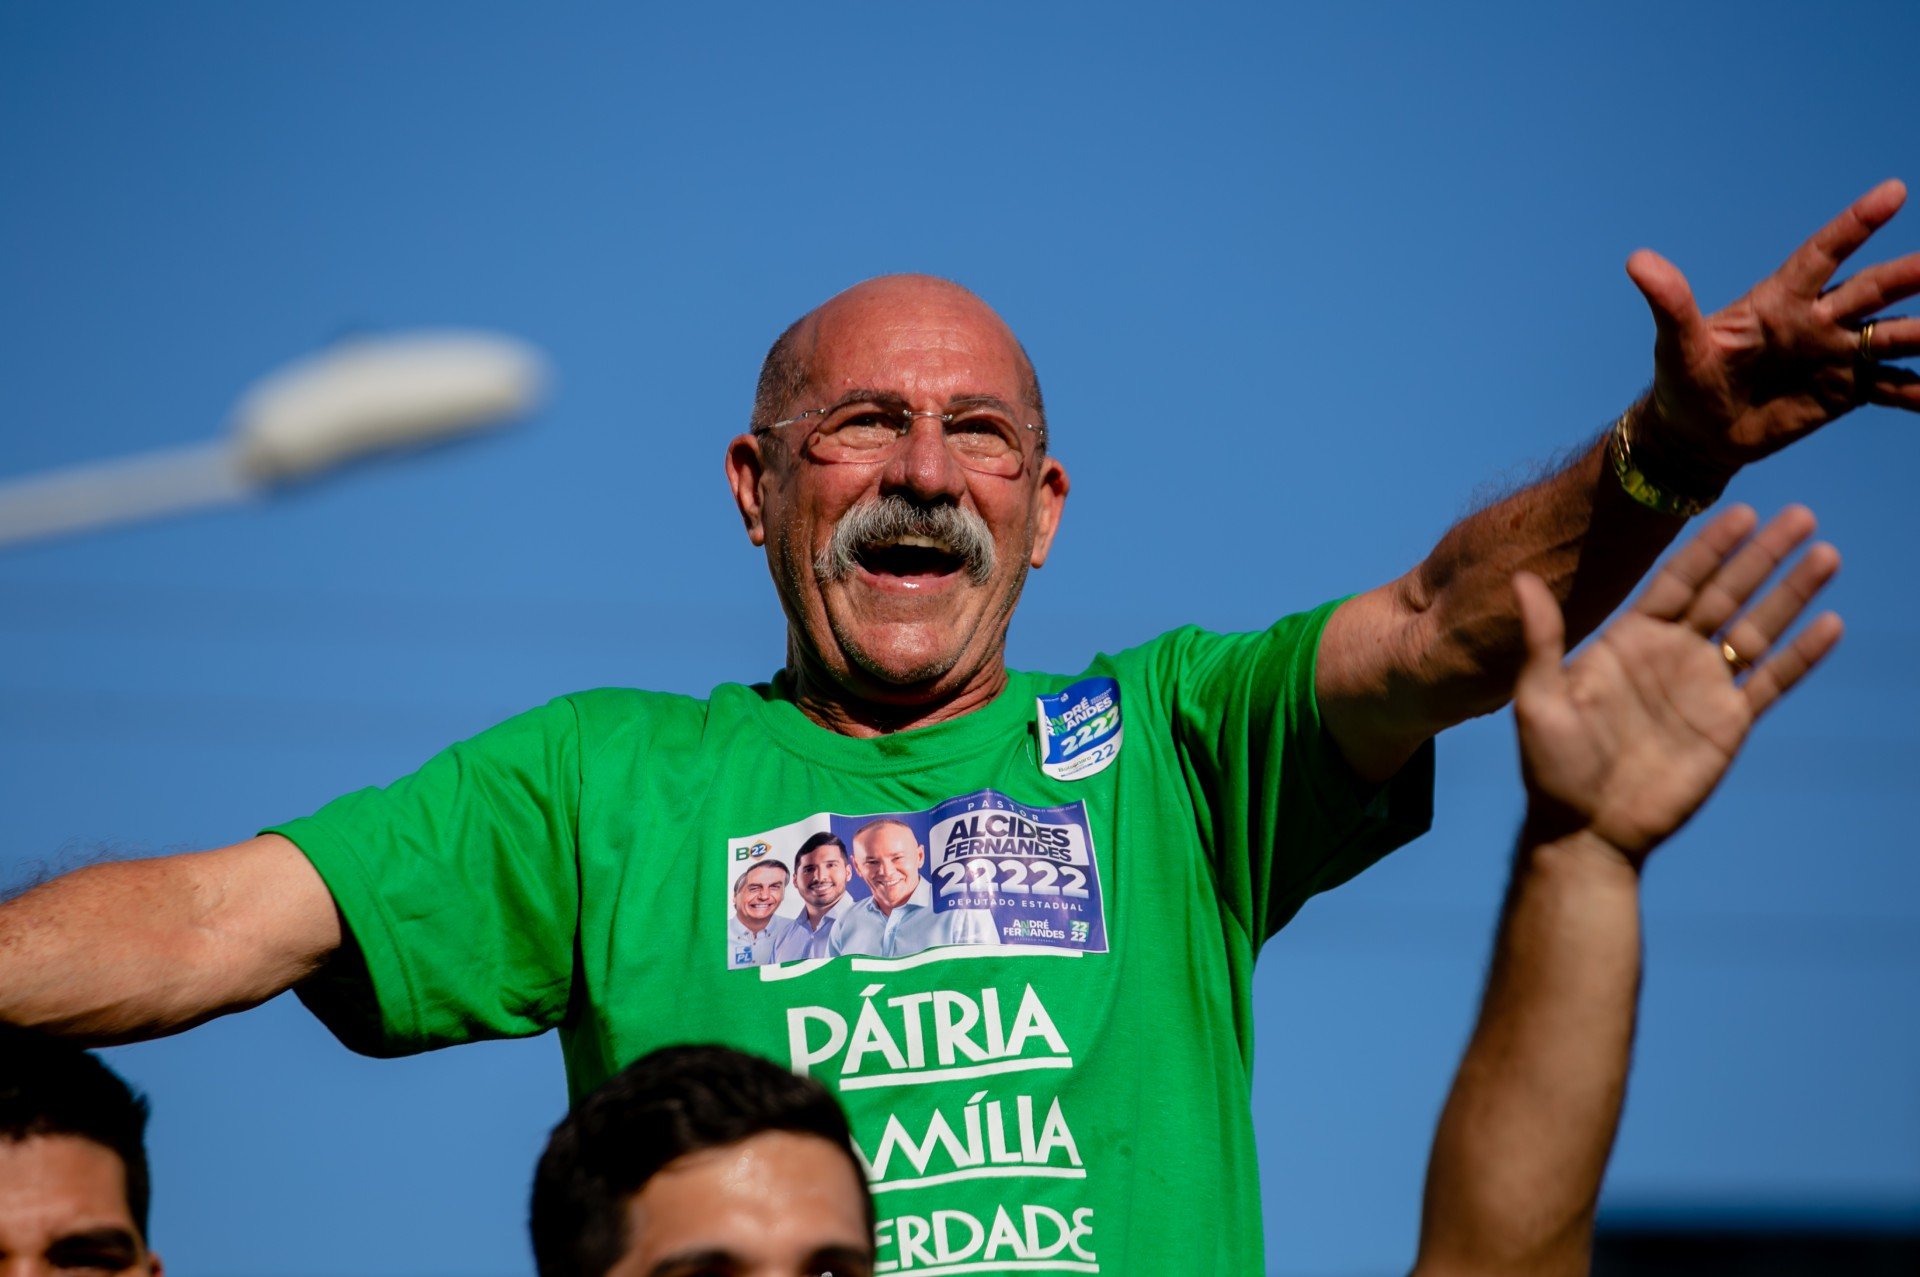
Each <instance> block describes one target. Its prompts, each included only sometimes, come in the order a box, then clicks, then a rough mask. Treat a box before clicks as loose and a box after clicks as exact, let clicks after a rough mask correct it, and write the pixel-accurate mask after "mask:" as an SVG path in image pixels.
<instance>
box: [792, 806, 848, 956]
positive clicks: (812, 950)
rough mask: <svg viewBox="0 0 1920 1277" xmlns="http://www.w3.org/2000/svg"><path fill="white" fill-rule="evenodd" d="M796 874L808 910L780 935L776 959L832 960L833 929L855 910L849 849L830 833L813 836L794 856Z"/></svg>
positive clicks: (798, 916)
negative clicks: (849, 892)
mask: <svg viewBox="0 0 1920 1277" xmlns="http://www.w3.org/2000/svg"><path fill="white" fill-rule="evenodd" d="M793 873H794V886H795V887H797V888H798V889H799V891H800V899H801V901H802V903H803V904H804V906H805V907H804V908H803V909H802V910H801V911H800V913H799V914H798V915H797V916H796V917H795V918H794V919H793V925H792V926H790V927H788V928H787V929H786V930H785V931H783V932H781V934H780V940H779V942H778V943H777V944H776V945H775V947H774V953H773V959H774V961H775V962H798V961H802V960H805V959H807V958H826V957H831V956H832V954H833V950H832V947H831V946H832V944H833V929H834V928H835V927H836V926H838V925H839V923H840V920H841V919H842V918H844V917H845V916H846V915H847V914H848V913H849V912H850V911H851V910H852V909H853V907H854V899H853V897H852V896H850V895H848V894H847V883H848V881H849V880H850V879H851V878H852V877H853V869H852V867H851V866H850V865H849V864H848V863H847V845H846V844H845V843H843V842H841V841H840V840H839V839H838V838H836V837H834V836H833V835H832V834H830V833H818V834H815V835H813V836H812V837H811V838H809V839H807V840H806V841H805V842H803V843H801V844H800V850H799V851H797V852H795V853H794V856H793Z"/></svg>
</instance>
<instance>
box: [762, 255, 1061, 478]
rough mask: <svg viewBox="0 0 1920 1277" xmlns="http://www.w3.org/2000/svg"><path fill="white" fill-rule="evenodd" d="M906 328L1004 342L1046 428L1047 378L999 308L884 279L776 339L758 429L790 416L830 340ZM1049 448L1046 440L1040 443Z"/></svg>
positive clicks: (941, 287) (944, 286)
mask: <svg viewBox="0 0 1920 1277" xmlns="http://www.w3.org/2000/svg"><path fill="white" fill-rule="evenodd" d="M906 327H935V328H948V327H951V328H955V329H958V328H973V329H975V330H976V331H977V329H978V328H979V327H985V328H987V329H988V330H989V331H992V332H994V333H996V334H997V335H998V336H999V337H1000V338H1002V339H1003V340H1004V341H1005V343H1006V346H1007V349H1008V352H1009V355H1010V357H1011V358H1012V359H1013V360H1014V361H1015V363H1016V364H1017V366H1018V367H1019V369H1020V372H1021V383H1022V391H1021V393H1022V395H1023V397H1024V398H1026V399H1027V401H1028V404H1029V406H1030V407H1031V408H1032V409H1033V411H1034V416H1035V418H1036V419H1037V420H1038V421H1039V422H1040V423H1042V424H1045V422H1046V411H1047V410H1046V405H1045V404H1044V403H1042V402H1041V398H1040V378H1039V377H1038V375H1036V374H1035V372H1034V370H1033V360H1031V359H1029V358H1028V357H1027V351H1026V347H1024V346H1022V345H1021V344H1020V339H1019V338H1018V337H1015V336H1014V335H1013V329H1011V328H1009V327H1008V326H1007V323H1006V321H1005V320H1003V319H1001V318H1000V316H999V315H998V314H997V313H996V312H995V311H994V309H993V308H992V307H991V306H989V305H987V304H986V303H985V302H984V301H981V300H980V298H979V297H978V296H976V295H975V294H974V293H973V292H972V291H971V290H969V289H967V288H963V287H962V286H960V285H959V284H956V283H954V282H953V281H952V280H948V279H940V278H939V277H937V276H934V275H880V276H877V277H875V278H873V279H868V280H862V281H861V282H860V283H858V284H855V285H854V286H853V287H852V288H849V289H847V290H846V291H845V292H842V293H836V294H835V295H834V296H832V297H830V298H828V299H827V300H826V301H824V302H822V303H821V304H820V305H819V306H816V307H815V308H814V309H812V310H810V311H808V312H807V313H806V314H804V315H802V316H801V317H800V318H798V319H796V320H794V321H793V323H791V324H789V325H788V326H787V329H786V331H785V332H783V333H781V334H780V336H779V337H778V338H776V339H775V340H774V343H773V347H772V348H771V349H770V350H768V351H767V358H766V361H765V362H764V363H762V364H761V365H760V384H759V386H758V388H757V389H756V390H755V392H754V397H753V419H752V420H751V421H750V422H749V423H748V428H749V429H752V430H764V429H766V428H767V427H768V426H771V425H772V424H773V423H774V422H776V421H779V420H781V419H782V418H783V417H785V416H787V415H789V414H790V413H791V412H792V411H794V410H795V409H796V408H797V407H798V406H799V405H797V404H796V402H795V401H796V400H797V399H798V398H799V396H800V395H801V393H802V392H803V391H804V390H806V388H807V386H808V385H809V383H810V382H811V381H812V380H813V372H814V352H815V351H817V350H818V349H819V348H820V344H821V342H822V340H823V339H825V340H836V339H840V340H844V339H847V338H855V339H857V338H858V336H859V335H861V334H863V333H865V332H868V331H873V332H875V333H885V332H887V331H888V330H898V329H901V328H906ZM1040 443H1041V446H1042V447H1043V448H1044V447H1045V444H1046V437H1045V435H1042V436H1041V437H1040Z"/></svg>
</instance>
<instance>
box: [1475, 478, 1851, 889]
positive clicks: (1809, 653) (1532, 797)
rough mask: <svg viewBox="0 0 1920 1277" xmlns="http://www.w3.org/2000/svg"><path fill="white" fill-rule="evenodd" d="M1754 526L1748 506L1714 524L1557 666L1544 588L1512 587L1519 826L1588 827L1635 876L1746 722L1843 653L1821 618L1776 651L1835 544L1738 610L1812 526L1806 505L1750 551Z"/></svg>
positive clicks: (1525, 579)
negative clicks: (1520, 639)
mask: <svg viewBox="0 0 1920 1277" xmlns="http://www.w3.org/2000/svg"><path fill="white" fill-rule="evenodd" d="M1757 521H1758V519H1757V516H1756V515H1755V514H1754V512H1753V510H1752V509H1751V508H1749V507H1746V506H1735V507H1733V508H1732V509H1729V510H1727V511H1726V512H1725V513H1723V514H1721V515H1720V516H1719V517H1718V518H1716V519H1714V520H1713V521H1712V522H1711V523H1709V524H1708V525H1707V526H1706V528H1705V529H1704V530H1703V531H1701V533H1700V534H1699V535H1698V536H1696V537H1695V538H1694V539H1693V540H1692V541H1690V542H1688V543H1687V545H1686V546H1685V547H1684V548H1682V549H1681V550H1680V551H1679V552H1678V553H1676V554H1675V555H1674V556H1673V557H1672V559H1670V560H1669V561H1668V562H1667V564H1666V565H1665V566H1664V567H1663V568H1661V570H1660V571H1659V573H1658V574H1657V575H1656V576H1655V577H1654V578H1653V580H1652V582H1651V583H1650V584H1649V585H1648V586H1647V588H1646V590H1645V592H1644V593H1643V594H1642V595H1641V596H1640V598H1639V599H1638V600H1637V601H1636V602H1635V603H1634V604H1633V606H1632V608H1631V609H1630V610H1629V611H1628V612H1627V613H1626V614H1624V615H1623V616H1621V617H1619V618H1618V619H1616V620H1615V621H1614V622H1613V623H1612V624H1611V625H1609V626H1607V628H1606V629H1605V630H1603V631H1602V632H1601V633H1600V634H1599V635H1598V636H1597V637H1596V638H1595V639H1594V641H1593V643H1592V644H1591V645H1590V646H1588V647H1587V648H1586V649H1585V650H1584V651H1582V652H1581V653H1580V654H1579V655H1578V656H1577V657H1575V658H1574V659H1573V660H1572V661H1570V662H1567V663H1566V664H1564V665H1563V664H1562V660H1563V658H1564V656H1565V625H1564V622H1563V620H1562V618H1561V615H1560V608H1559V605H1558V604H1557V603H1556V602H1555V601H1554V598H1553V595H1552V594H1551V593H1550V592H1549V591H1548V589H1547V587H1546V585H1545V584H1544V583H1542V582H1541V581H1540V579H1539V578H1537V577H1535V576H1533V575H1532V574H1530V573H1525V572H1522V573H1519V574H1517V575H1516V576H1515V577H1514V579H1513V586H1514V592H1515V593H1516V595H1517V596H1518V599H1519V605H1520V617H1521V624H1522V628H1523V629H1524V631H1525V634H1526V643H1527V661H1526V665H1525V668H1523V669H1522V671H1521V673H1520V679H1519V683H1518V685H1517V686H1516V688H1515V692H1514V717H1515V720H1516V722H1517V723H1518V725H1519V729H1520V754H1521V768H1522V772H1523V775H1524V778H1525V781H1526V786H1527V794H1528V803H1529V819H1530V821H1534V822H1537V823H1540V824H1542V825H1543V826H1544V828H1543V829H1542V832H1545V833H1549V834H1550V835H1552V836H1560V835H1561V834H1565V833H1572V832H1575V831H1578V830H1587V831H1590V832H1591V833H1593V834H1596V835H1598V836H1599V837H1600V838H1602V839H1604V840H1605V841H1606V842H1607V843H1609V844H1611V845H1612V846H1613V847H1615V848H1617V849H1619V850H1620V851H1621V852H1622V853H1623V854H1624V855H1625V856H1626V857H1627V858H1628V859H1629V860H1630V861H1632V862H1634V863H1635V864H1638V863H1639V862H1640V861H1641V860H1643V859H1644V858H1645V857H1646V855H1647V853H1648V852H1650V851H1652V850H1653V848H1654V847H1655V846H1657V845H1658V844H1659V843H1660V842H1661V841H1662V840H1663V839H1665V838H1666V837H1667V836H1668V835H1669V834H1671V833H1673V832H1674V831H1675V830H1676V829H1678V828H1679V827H1680V826H1681V825H1682V824H1684V823H1685V822H1686V820H1687V818H1688V817H1690V816H1691V815H1693V813H1694V812H1695V811H1696V810H1697V809H1698V808H1699V807H1700V805H1701V804H1702V803H1703V802H1705V801H1706V799H1707V795H1708V794H1710V793H1712V792H1713V789H1714V786H1716V785H1718V784H1719V783H1720V778H1721V777H1722V776H1724V775H1725V774H1726V771H1727V768H1728V766H1729V765H1730V764H1731V763H1732V762H1733V758H1734V755H1735V754H1736V753H1738V752H1739V750H1740V745H1741V743H1742V742H1743V741H1744V740H1745V739H1746V736H1747V732H1748V731H1749V730H1750V729H1751V728H1752V727H1753V724H1754V722H1755V720H1756V719H1758V718H1759V716H1760V715H1761V714H1762V713H1764V712H1766V710H1767V708H1768V707H1769V706H1770V705H1772V704H1773V703H1774V702H1775V701H1776V700H1778V699H1779V698H1780V697H1781V696H1782V695H1784V694H1785V693H1786V692H1787V691H1788V690H1790V689H1791V688H1792V687H1793V686H1794V684H1796V683H1798V682H1799V681H1800V680H1801V679H1802V678H1803V677H1805V676H1806V674H1807V672H1808V671H1809V670H1811V669H1812V668H1813V667H1814V665H1816V664H1817V663H1818V662H1819V661H1820V659H1821V658H1822V657H1824V656H1825V655H1826V654H1827V653H1828V652H1829V651H1831V650H1832V649H1833V646H1834V644H1835V643H1837V642H1838V641H1839V639H1840V629H1841V627H1840V618H1839V617H1838V616H1836V615H1834V614H1833V613H1831V612H1826V613H1822V614H1821V615H1820V616H1819V617H1818V618H1816V619H1815V620H1814V621H1813V622H1812V623H1811V624H1810V625H1808V626H1807V627H1806V628H1805V629H1804V630H1802V631H1801V632H1800V633H1799V634H1798V635H1797V636H1796V637H1795V638H1793V640H1792V641H1791V642H1786V643H1781V642H1780V639H1781V636H1782V635H1783V634H1785V633H1786V631H1787V630H1788V629H1789V628H1790V627H1791V626H1792V625H1793V623H1794V621H1795V620H1796V619H1797V618H1798V617H1799V616H1800V614H1801V613H1802V612H1803V611H1804V610H1805V609H1806V607H1807V605H1808V604H1809V603H1810V602H1811V601H1812V599H1813V596H1814V595H1816V594H1817V593H1819V591H1820V590H1821V589H1822V588H1823V587H1824V586H1825V585H1826V583H1827V582H1828V581H1829V580H1830V579H1832V577H1833V574H1834V573H1835V572H1836V571H1837V570H1838V569H1839V566H1840V556H1839V554H1838V552H1837V551H1835V550H1834V548H1833V547H1832V546H1830V545H1827V544H1824V543H1822V544H1817V545H1815V546H1813V547H1812V548H1811V549H1810V550H1808V551H1807V553H1806V554H1805V555H1804V556H1802V557H1801V558H1800V560H1799V562H1797V563H1795V564H1794V566H1793V567H1792V569H1791V570H1790V571H1788V573H1787V574H1786V576H1785V577H1784V578H1783V579H1782V580H1781V581H1780V582H1779V583H1778V584H1777V585H1775V586H1774V587H1773V588H1772V589H1771V590H1769V591H1768V592H1767V593H1766V594H1765V595H1763V596H1761V597H1760V599H1759V601H1758V602H1756V603H1754V604H1753V605H1752V606H1751V607H1748V606H1747V601H1748V599H1749V598H1751V597H1752V596H1753V594H1754V592H1755V591H1756V590H1758V589H1759V588H1760V586H1761V585H1762V584H1763V583H1764V582H1765V581H1766V579H1767V578H1768V577H1769V576H1770V575H1772V573H1773V571H1774V569H1775V568H1777V567H1779V566H1780V565H1781V564H1782V563H1783V562H1784V561H1785V560H1786V559H1787V558H1788V557H1789V556H1790V555H1792V554H1793V552H1794V551H1795V550H1796V549H1797V548H1798V547H1799V546H1801V545H1802V544H1803V543H1804V542H1805V541H1806V540H1807V538H1808V537H1810V536H1811V535H1812V534H1813V528H1814V519H1813V515H1812V513H1811V512H1809V511H1808V510H1807V509H1806V508H1805V507H1803V506H1789V507H1788V508H1787V509H1785V510H1783V511H1781V512H1780V514H1779V515H1777V516H1775V518H1774V519H1773V521H1772V522H1771V523H1769V524H1768V525H1767V526H1766V528H1765V529H1763V530H1762V531H1761V532H1760V533H1759V534H1758V535H1754V536H1752V537H1751V539H1749V534H1750V533H1752V532H1753V528H1754V525H1755V523H1756V522H1757ZM1723 643H1724V644H1725V645H1726V647H1727V648H1728V649H1730V651H1731V652H1732V653H1733V655H1732V656H1729V655H1727V654H1726V653H1725V652H1723V649H1722V644H1723ZM1749 665H1751V668H1747V667H1748V666H1749ZM1736 666H1738V670H1744V671H1745V672H1744V676H1743V677H1736V674H1737V672H1738V670H1737V669H1736Z"/></svg>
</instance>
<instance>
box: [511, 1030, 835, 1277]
mask: <svg viewBox="0 0 1920 1277" xmlns="http://www.w3.org/2000/svg"><path fill="white" fill-rule="evenodd" d="M770 1132H784V1133H787V1134H789V1135H798V1136H803V1137H810V1139H818V1140H819V1141H822V1142H823V1144H824V1146H826V1147H827V1148H829V1149H830V1150H831V1154H830V1155H831V1156H834V1157H839V1158H844V1159H845V1160H846V1164H847V1167H848V1169H849V1170H850V1171H851V1174H852V1179H851V1185H852V1186H851V1187H850V1189H849V1191H851V1192H855V1193H857V1194H858V1198H859V1202H858V1210H859V1213H860V1215H861V1217H862V1218H863V1219H864V1220H865V1237H866V1238H867V1239H868V1241H867V1245H868V1247H869V1248H870V1244H871V1243H870V1239H871V1237H872V1231H873V1202H872V1198H871V1197H870V1196H869V1195H868V1192H867V1187H866V1175H865V1173H864V1172H863V1171H862V1169H861V1167H860V1163H859V1160H858V1158H857V1156H856V1155H855V1153H854V1151H853V1138H852V1134H851V1132H849V1130H848V1129H847V1119H846V1116H845V1114H843V1113H842V1112H841V1110H840V1106H839V1104H837V1103H836V1102H835V1101H834V1099H833V1097H832V1096H831V1095H829V1094H828V1093H827V1091H826V1089H825V1088H824V1087H822V1086H821V1085H820V1084H819V1083H818V1082H814V1081H811V1080H809V1079H806V1078H800V1077H795V1076H794V1075H793V1074H791V1073H789V1072H787V1071H786V1070H785V1069H783V1068H781V1067H779V1066H778V1065H776V1064H772V1063H770V1062H768V1061H766V1060H762V1059H758V1058H756V1057H754V1056H750V1055H746V1054H744V1053H742V1052H740V1051H735V1050H732V1049H729V1048H726V1047H718V1046H682V1047H668V1048H666V1049H664V1050H659V1051H655V1052H653V1053H652V1054H650V1055H647V1056H644V1057H642V1058H641V1059H640V1060H638V1061H636V1062H635V1063H633V1064H631V1065H629V1066H628V1067H627V1068H625V1069H623V1070H622V1071H621V1072H619V1073H618V1074H616V1075H615V1076H614V1077H613V1078H612V1079H610V1080H609V1081H608V1082H607V1083H606V1084H605V1085H604V1086H602V1087H601V1088H600V1089H599V1090H597V1091H595V1092H594V1093H593V1094H591V1095H589V1096H587V1097H586V1098H585V1099H584V1100H582V1101H580V1103H579V1104H577V1105H575V1106H574V1109H573V1111H572V1112H571V1113H569V1114H568V1115H567V1117H566V1119H565V1120H564V1121H562V1122H561V1123H560V1125H559V1126H557V1127H555V1128H554V1131H553V1135H552V1138H551V1139H549V1140H548V1142H547V1149H546V1152H545V1153H543V1154H542V1155H541V1158H540V1164H539V1166H538V1168H537V1169H536V1170H535V1172H534V1180H533V1207H532V1217H531V1226H532V1233H533V1252H534V1262H535V1265H536V1267H537V1268H538V1270H539V1273H540V1277H604V1275H605V1274H606V1273H607V1272H608V1270H610V1269H611V1268H612V1267H613V1266H614V1265H615V1264H616V1263H617V1262H618V1261H619V1259H620V1258H621V1256H622V1255H623V1254H625V1253H626V1252H627V1250H628V1248H629V1246H630V1245H632V1244H634V1243H635V1242H636V1240H637V1239H635V1238H630V1237H629V1236H628V1235H627V1234H628V1228H627V1221H628V1206H629V1204H630V1203H631V1202H632V1201H633V1199H634V1198H635V1197H636V1196H638V1195H639V1194H640V1192H641V1191H642V1190H643V1189H644V1188H645V1187H646V1186H647V1183H648V1181H649V1180H652V1179H653V1178H654V1177H655V1176H656V1175H658V1174H659V1173H660V1172H661V1171H663V1170H665V1169H667V1168H668V1167H669V1166H670V1165H672V1164H673V1163H674V1162H676V1161H678V1160H679V1159H681V1158H685V1157H688V1156H689V1155H690V1154H696V1153H701V1152H704V1151H707V1150H711V1149H721V1148H726V1147H727V1146H730V1145H739V1144H743V1143H745V1142H746V1141H749V1140H752V1139H754V1138H755V1137H757V1136H762V1135H766V1134H768V1133H770ZM829 1169H831V1168H829Z"/></svg>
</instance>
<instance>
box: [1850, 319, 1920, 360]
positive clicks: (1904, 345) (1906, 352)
mask: <svg viewBox="0 0 1920 1277" xmlns="http://www.w3.org/2000/svg"><path fill="white" fill-rule="evenodd" d="M1870 336H1871V337H1872V339H1873V343H1872V348H1871V349H1870V350H1868V351H1867V353H1868V354H1869V355H1871V356H1872V357H1873V358H1874V360H1876V361H1881V362H1884V361H1885V360H1889V359H1911V358H1913V357H1914V356H1915V355H1920V319H1916V318H1914V317H1913V316H1911V315H1893V316H1890V317H1888V318H1886V319H1876V320H1874V321H1873V332H1872V333H1871V334H1870ZM1853 348H1854V351H1855V353H1859V350H1860V338H1859V335H1858V334H1855V335H1854V346H1853Z"/></svg>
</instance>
